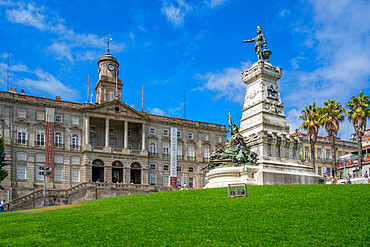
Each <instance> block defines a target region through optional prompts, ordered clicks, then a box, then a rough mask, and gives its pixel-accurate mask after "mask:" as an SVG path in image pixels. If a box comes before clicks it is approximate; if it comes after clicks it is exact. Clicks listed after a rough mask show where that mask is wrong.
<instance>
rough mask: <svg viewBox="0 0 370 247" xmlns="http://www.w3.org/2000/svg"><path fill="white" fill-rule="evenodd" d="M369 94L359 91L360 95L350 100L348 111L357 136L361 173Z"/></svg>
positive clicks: (369, 110) (368, 113) (369, 116)
mask: <svg viewBox="0 0 370 247" xmlns="http://www.w3.org/2000/svg"><path fill="white" fill-rule="evenodd" d="M369 103H370V101H369V96H368V95H366V94H364V93H363V92H359V93H358V97H356V96H352V98H351V100H350V101H348V104H347V107H348V108H349V110H348V111H347V112H346V115H347V116H348V120H349V121H350V122H352V123H353V127H354V129H355V132H356V136H357V143H358V146H357V151H358V166H359V170H360V174H361V173H362V136H363V135H364V133H365V129H366V122H367V119H368V118H370V109H369Z"/></svg>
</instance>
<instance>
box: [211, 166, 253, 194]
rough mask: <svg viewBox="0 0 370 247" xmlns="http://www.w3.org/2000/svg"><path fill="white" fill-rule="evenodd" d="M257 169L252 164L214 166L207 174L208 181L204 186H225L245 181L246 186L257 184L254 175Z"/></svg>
mask: <svg viewBox="0 0 370 247" xmlns="http://www.w3.org/2000/svg"><path fill="white" fill-rule="evenodd" d="M258 169H259V168H258V167H257V166H252V165H246V166H241V167H222V168H215V169H213V170H211V171H209V173H208V174H207V182H208V183H207V185H206V186H205V187H204V188H206V189H207V188H221V187H227V186H228V185H229V184H233V183H245V184H247V185H248V186H250V185H257V182H256V180H255V178H254V176H255V173H256V172H257V171H258Z"/></svg>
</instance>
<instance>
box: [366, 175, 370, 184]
mask: <svg viewBox="0 0 370 247" xmlns="http://www.w3.org/2000/svg"><path fill="white" fill-rule="evenodd" d="M369 183H370V180H369V176H368V175H365V184H369Z"/></svg>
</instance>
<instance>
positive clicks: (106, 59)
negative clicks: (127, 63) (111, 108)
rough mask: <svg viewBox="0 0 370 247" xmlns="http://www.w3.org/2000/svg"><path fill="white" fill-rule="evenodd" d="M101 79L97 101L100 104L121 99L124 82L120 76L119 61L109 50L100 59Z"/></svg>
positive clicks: (96, 89)
mask: <svg viewBox="0 0 370 247" xmlns="http://www.w3.org/2000/svg"><path fill="white" fill-rule="evenodd" d="M98 66H99V69H98V72H99V81H98V83H97V84H96V87H95V91H96V102H97V103H98V104H101V103H104V102H108V101H112V100H115V99H118V100H121V91H122V83H121V80H120V79H119V78H118V75H119V73H118V67H119V63H118V62H117V59H116V58H114V57H112V56H111V55H110V53H109V49H108V50H107V54H106V55H105V56H103V57H101V58H100V59H99V61H98Z"/></svg>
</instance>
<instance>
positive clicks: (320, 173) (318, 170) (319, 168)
mask: <svg viewBox="0 0 370 247" xmlns="http://www.w3.org/2000/svg"><path fill="white" fill-rule="evenodd" d="M317 174H319V175H320V176H321V175H322V172H321V166H318V167H317Z"/></svg>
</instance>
